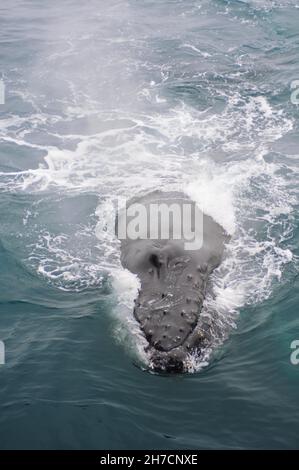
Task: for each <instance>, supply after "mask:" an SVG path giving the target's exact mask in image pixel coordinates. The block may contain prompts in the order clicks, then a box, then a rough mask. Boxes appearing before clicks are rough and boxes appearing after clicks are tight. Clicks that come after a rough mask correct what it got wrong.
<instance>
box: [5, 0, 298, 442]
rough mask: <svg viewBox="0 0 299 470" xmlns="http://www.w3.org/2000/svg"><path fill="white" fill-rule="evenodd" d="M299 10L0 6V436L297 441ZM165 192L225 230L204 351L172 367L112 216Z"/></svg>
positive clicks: (118, 0) (69, 0) (214, 3)
mask: <svg viewBox="0 0 299 470" xmlns="http://www.w3.org/2000/svg"><path fill="white" fill-rule="evenodd" d="M298 24H299V3H298V0H274V1H270V0H242V1H241V0H239V1H238V0H235V1H229V0H209V1H208V0H202V1H199V0H127V1H125V0H98V1H96V0H90V1H89V2H80V1H79V0H65V1H64V2H61V1H58V0H51V2H50V1H49V2H42V1H40V0H9V1H8V0H2V1H1V5H0V74H1V73H2V78H3V81H4V83H5V86H6V89H5V95H6V100H5V104H1V105H0V222H1V223H0V286H1V287H0V340H1V341H3V342H4V344H5V365H0V448H1V449H117V448H118V449H138V448H141V449H155V448H156V449H215V448H221V449H239V448H258V449H262V448H271V449H272V448H283V449H289V448H298V446H299V437H298V434H299V424H298V423H299V394H298V390H299V365H297V366H296V365H293V364H292V363H291V360H290V356H291V353H292V349H291V347H290V345H291V343H292V341H294V340H299V317H298V312H299V310H298V306H299V295H298V285H299V284H298V242H299V229H298V168H299V164H298V144H299V127H298V116H299V106H298V105H296V103H294V102H292V100H291V94H292V91H293V90H292V88H291V86H292V82H293V81H294V80H299V63H298V54H299V32H298ZM0 78H1V77H0ZM293 101H294V100H293ZM159 188H160V189H166V190H168V189H169V190H170V189H178V190H184V191H185V192H186V193H187V194H189V195H190V196H191V197H192V198H194V199H195V200H196V201H197V203H198V204H199V205H200V206H201V207H202V208H203V209H204V210H205V211H206V212H207V213H209V214H210V215H212V216H213V217H214V218H215V219H216V220H217V221H218V222H220V223H221V224H222V225H223V226H224V227H225V229H226V230H227V231H228V232H229V233H230V234H231V240H230V243H229V245H228V247H227V250H226V253H225V258H224V261H223V264H222V265H221V266H220V268H218V270H217V271H216V272H215V273H214V274H213V276H212V279H211V286H210V291H209V295H208V297H207V299H206V301H205V304H204V309H203V314H204V315H207V316H209V315H210V316H213V318H215V319H216V323H217V328H216V330H217V331H215V338H214V343H213V345H212V347H211V350H210V351H207V354H206V356H205V357H204V358H201V359H198V358H196V357H194V358H191V359H190V366H189V373H188V374H184V375H177V376H166V377H162V376H159V375H153V374H150V373H148V372H146V371H145V369H146V364H147V357H146V355H145V353H144V350H143V348H144V339H143V338H142V335H141V334H140V332H139V330H138V327H137V325H136V323H135V321H134V319H133V316H132V305H133V299H134V296H135V295H136V291H137V289H138V280H137V279H136V278H135V277H134V276H133V275H131V274H129V273H128V272H126V271H125V270H123V269H122V267H121V265H120V261H119V245H118V242H117V241H116V240H115V237H114V234H113V232H112V231H111V230H109V229H105V227H106V228H107V227H109V226H110V225H111V224H110V222H111V220H113V218H114V215H115V214H114V209H113V200H114V198H115V197H116V196H120V197H131V196H132V195H135V194H136V193H138V192H144V191H147V190H149V191H150V190H153V189H159Z"/></svg>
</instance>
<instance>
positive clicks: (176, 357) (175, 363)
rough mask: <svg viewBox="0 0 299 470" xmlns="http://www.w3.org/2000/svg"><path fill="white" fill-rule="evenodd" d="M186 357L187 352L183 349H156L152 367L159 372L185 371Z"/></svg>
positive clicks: (152, 357)
mask: <svg viewBox="0 0 299 470" xmlns="http://www.w3.org/2000/svg"><path fill="white" fill-rule="evenodd" d="M184 359H185V354H183V352H181V351H175V350H172V351H169V352H167V353H163V352H160V351H154V352H153V354H152V356H151V369H152V370H153V371H154V372H158V373H163V372H164V373H174V374H177V373H183V372H185V364H184Z"/></svg>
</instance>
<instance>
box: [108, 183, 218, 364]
mask: <svg viewBox="0 0 299 470" xmlns="http://www.w3.org/2000/svg"><path fill="white" fill-rule="evenodd" d="M136 200H137V201H138V203H139V204H142V205H143V206H144V207H145V208H146V209H147V210H149V206H150V204H152V203H153V202H154V203H157V202H162V203H163V204H164V205H165V203H168V204H172V207H173V204H174V203H175V204H177V205H178V206H180V207H183V206H184V204H185V203H189V204H190V199H189V198H187V197H186V196H185V195H184V194H182V193H161V192H158V191H155V192H154V193H151V194H148V195H146V196H143V197H140V198H135V199H134V200H133V201H132V204H133V203H136ZM191 203H192V204H193V208H194V211H193V213H194V214H196V211H198V212H199V213H200V217H201V220H202V224H201V226H200V228H199V229H200V231H201V233H200V234H199V236H198V237H197V239H200V238H201V240H202V244H201V245H200V246H196V247H193V246H192V247H191V248H192V249H190V247H189V246H188V249H187V248H186V238H185V237H184V236H183V235H181V234H179V236H178V233H176V232H177V231H178V227H177V225H175V224H174V222H173V223H172V225H171V224H169V221H165V220H164V219H163V218H162V220H161V223H162V228H163V224H166V225H167V227H168V228H169V226H171V230H172V232H171V233H170V236H169V237H165V236H160V235H161V233H162V229H161V230H160V231H159V232H158V233H159V236H156V237H151V236H149V235H150V234H149V230H148V225H147V224H146V223H145V228H144V230H143V231H142V223H143V220H144V218H143V219H141V221H140V220H139V224H138V225H139V229H140V225H141V232H139V234H140V233H141V236H138V237H134V238H133V239H132V238H130V237H128V238H126V239H121V263H122V265H123V266H124V267H125V268H126V269H128V270H129V271H131V272H132V273H134V274H136V275H137V276H138V278H139V280H140V290H139V293H138V297H137V298H136V299H135V304H134V316H135V319H136V320H137V322H138V323H139V325H140V329H141V330H142V333H143V335H144V337H145V338H146V340H147V343H148V346H147V348H146V351H147V353H148V357H149V368H150V369H152V370H154V371H156V372H174V373H178V372H185V371H186V370H187V365H186V364H187V358H188V356H189V355H190V354H193V353H194V352H196V354H197V355H200V354H201V351H202V350H203V349H205V348H206V347H207V344H208V342H209V334H210V332H209V327H207V326H206V324H205V322H204V321H203V320H202V318H201V316H200V312H201V309H202V305H203V302H204V299H205V294H206V289H207V281H208V277H209V275H210V274H211V273H212V271H213V270H214V269H215V268H216V267H217V266H218V265H219V264H220V262H221V257H222V253H223V249H224V242H225V240H226V234H225V232H224V230H223V228H222V227H221V226H220V225H219V224H217V223H216V222H215V221H214V220H213V219H212V218H211V217H209V216H207V215H205V214H203V213H202V212H201V211H200V210H199V209H198V207H197V206H196V204H195V203H194V202H193V201H192V202H191ZM129 207H130V204H129ZM190 213H191V212H190ZM119 222H122V223H123V220H122V219H120V218H118V219H117V224H119ZM126 223H127V221H126ZM192 227H193V229H196V228H197V225H196V224H195V223H193V225H192Z"/></svg>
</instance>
